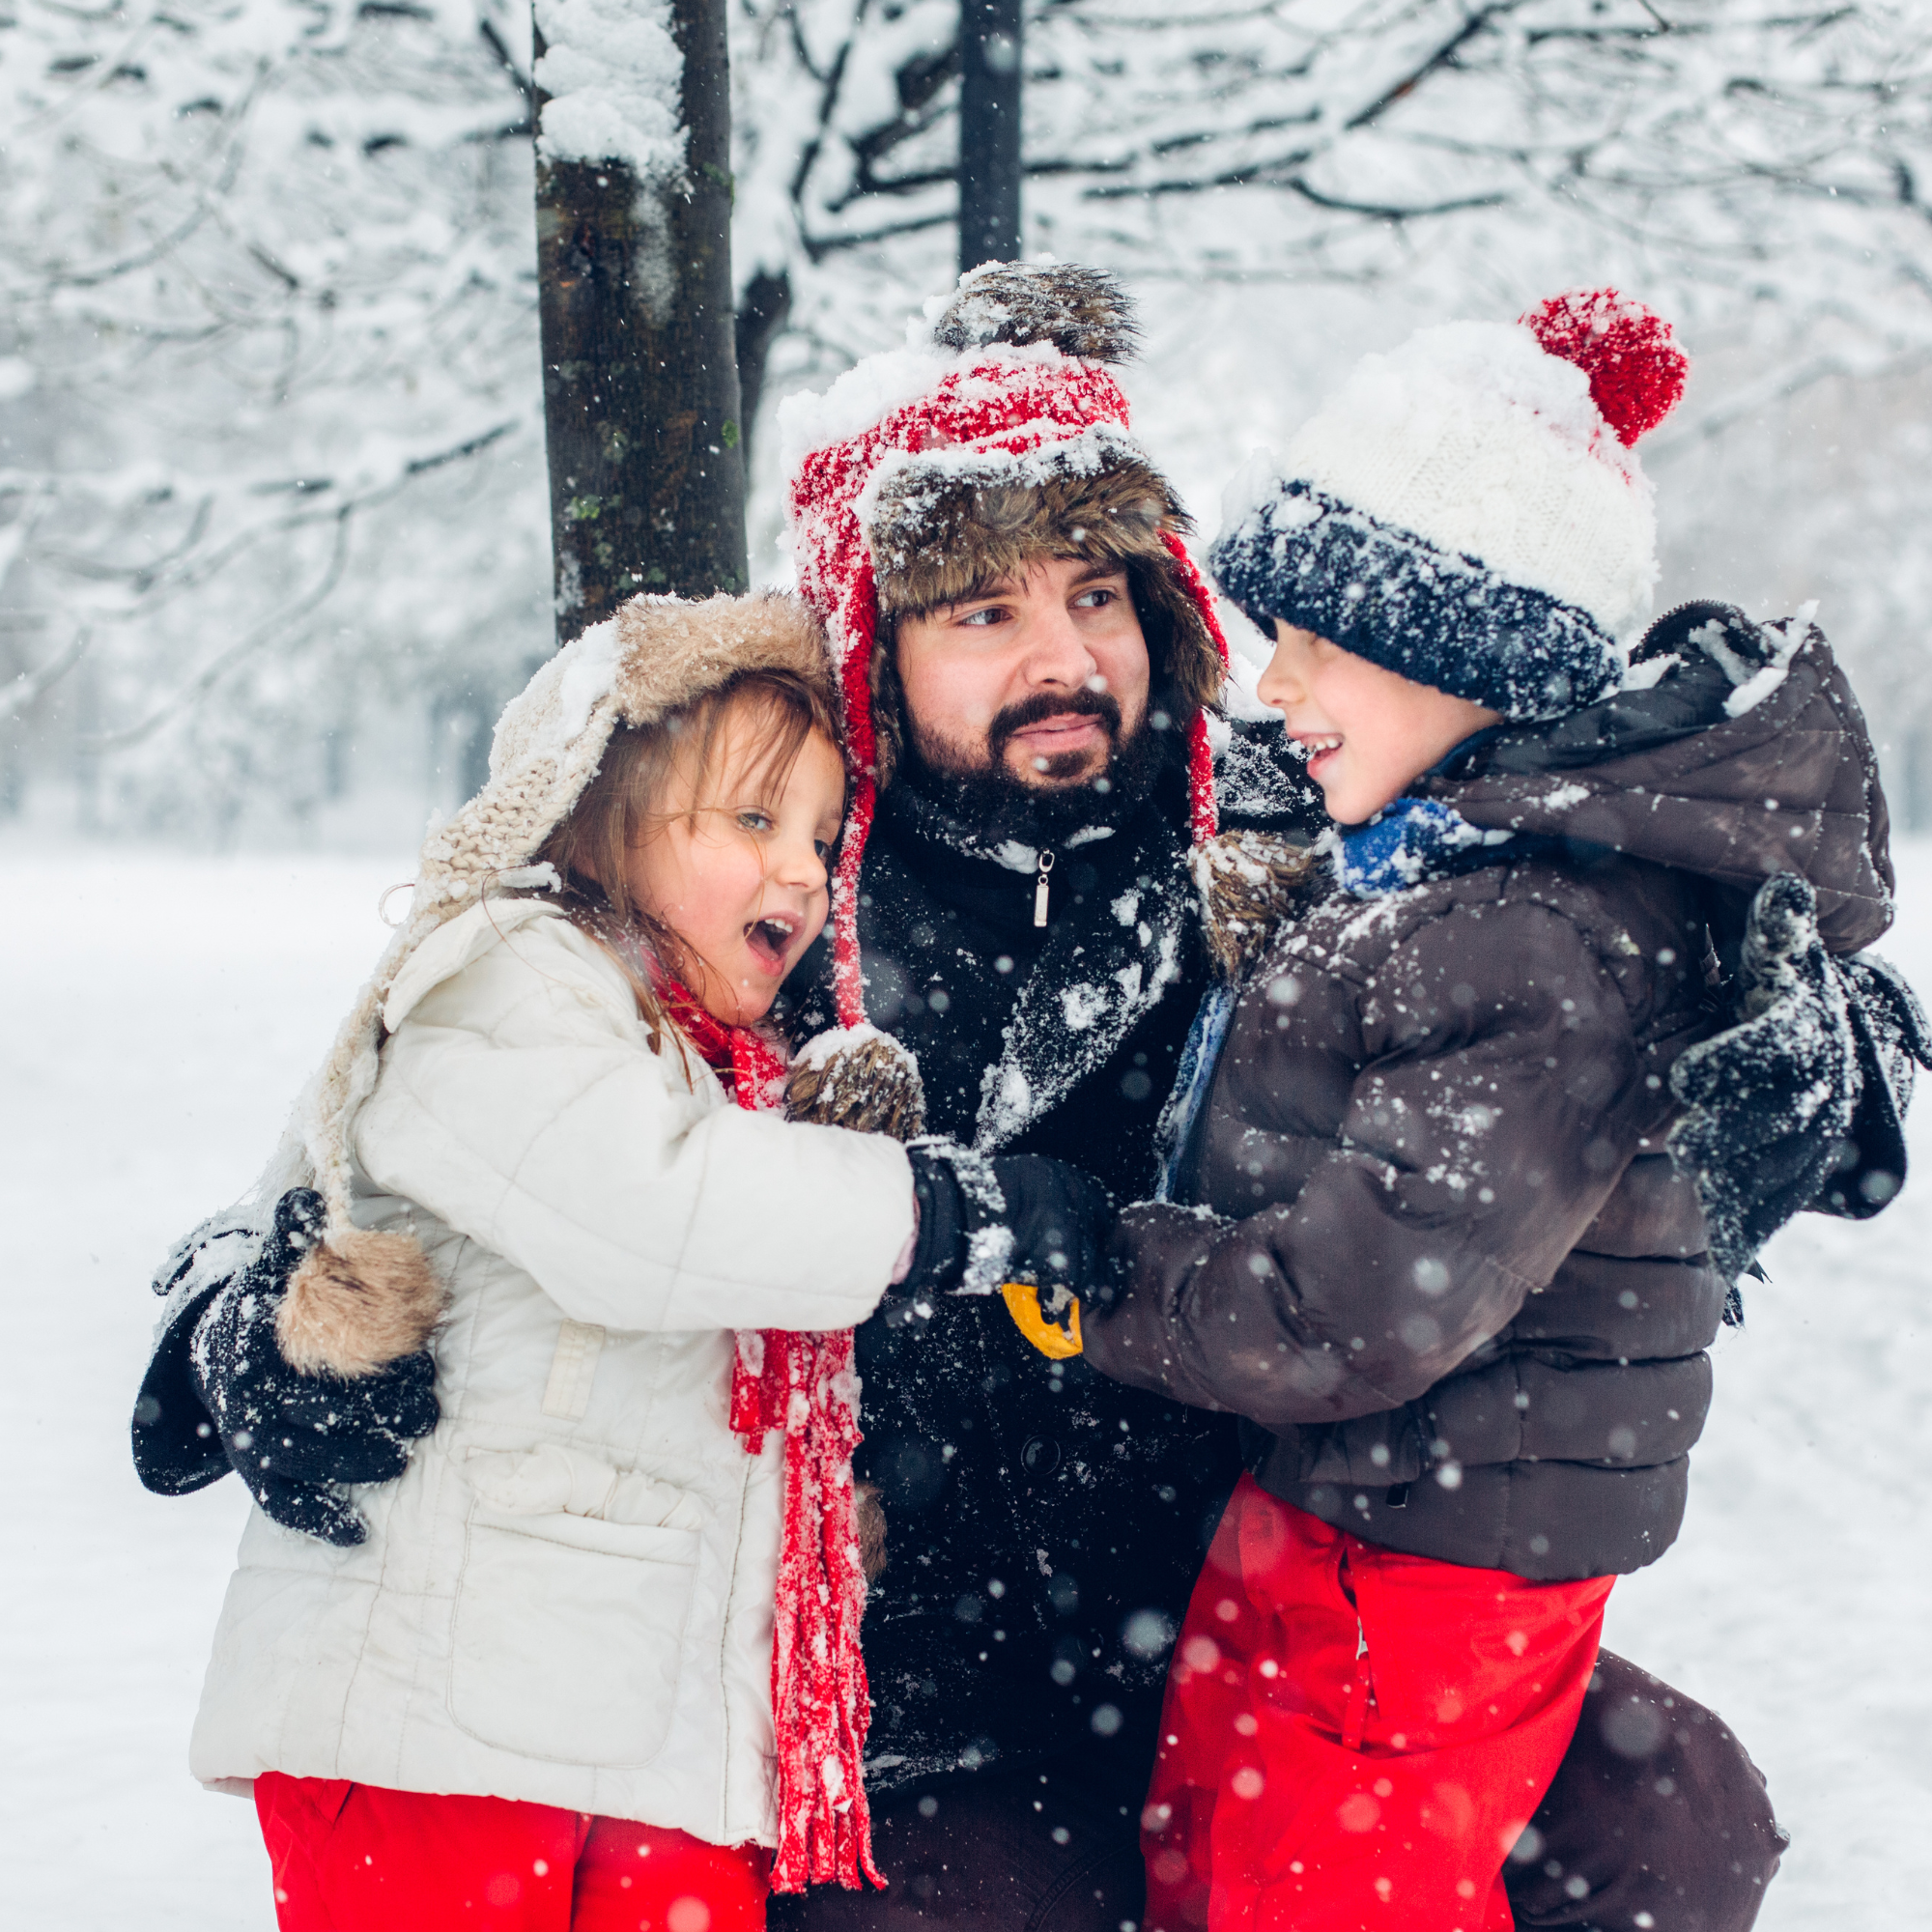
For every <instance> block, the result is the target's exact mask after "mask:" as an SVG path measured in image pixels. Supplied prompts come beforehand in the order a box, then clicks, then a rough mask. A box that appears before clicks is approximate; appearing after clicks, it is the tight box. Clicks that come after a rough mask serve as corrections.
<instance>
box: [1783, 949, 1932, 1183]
mask: <svg viewBox="0 0 1932 1932" xmlns="http://www.w3.org/2000/svg"><path fill="white" fill-rule="evenodd" d="M1832 964H1833V970H1834V971H1835V972H1836V973H1837V974H1838V977H1839V980H1841V982H1842V983H1843V986H1844V991H1845V1006H1846V1010H1847V1012H1848V1013H1849V1015H1850V1018H1851V1023H1852V1032H1853V1034H1854V1036H1855V1037H1857V1039H1858V1043H1859V1095H1858V1105H1857V1108H1856V1110H1855V1111H1854V1113H1853V1115H1852V1124H1851V1127H1850V1129H1849V1130H1848V1131H1847V1133H1846V1136H1845V1138H1846V1141H1847V1143H1848V1144H1849V1150H1850V1151H1849V1152H1848V1153H1847V1154H1846V1155H1844V1156H1842V1157H1841V1158H1840V1159H1839V1160H1838V1161H1837V1162H1836V1163H1835V1164H1834V1167H1833V1172H1832V1173H1831V1174H1830V1175H1829V1176H1828V1177H1827V1179H1826V1181H1825V1189H1824V1192H1823V1193H1822V1194H1820V1195H1819V1196H1818V1198H1817V1199H1816V1200H1815V1201H1813V1202H1812V1203H1811V1206H1812V1208H1813V1209H1815V1210H1816V1211H1817V1212H1818V1213H1820V1214H1837V1215H1842V1216H1843V1217H1844V1218H1845V1219H1847V1220H1851V1221H1863V1220H1866V1219H1868V1218H1869V1217H1870V1216H1871V1215H1873V1214H1876V1213H1877V1212H1878V1211H1879V1209H1880V1208H1883V1207H1885V1206H1886V1204H1887V1203H1888V1202H1889V1201H1890V1200H1891V1198H1892V1197H1893V1196H1894V1195H1895V1194H1896V1193H1897V1192H1898V1190H1899V1189H1900V1188H1901V1187H1903V1186H1904V1185H1905V1110H1906V1108H1907V1107H1909V1106H1910V1105H1911V1104H1912V1087H1913V1082H1914V1080H1915V1078H1916V1077H1917V1073H1918V1068H1919V1067H1921V1066H1932V1028H1928V1026H1927V1025H1926V1020H1925V1011H1924V1009H1923V1008H1922V1007H1920V1006H1919V1004H1918V996H1917V995H1916V994H1915V993H1914V992H1913V990H1912V988H1911V987H1910V986H1909V985H1907V984H1906V982H1905V979H1904V976H1903V975H1902V974H1901V973H1900V972H1899V970H1898V969H1897V967H1895V966H1893V965H1892V964H1891V963H1890V962H1889V960H1886V959H1881V958H1880V957H1879V956H1878V954H1877V953H1875V952H1861V953H1858V954H1856V955H1855V956H1854V957H1852V958H1850V959H1834V960H1833V962H1832Z"/></svg>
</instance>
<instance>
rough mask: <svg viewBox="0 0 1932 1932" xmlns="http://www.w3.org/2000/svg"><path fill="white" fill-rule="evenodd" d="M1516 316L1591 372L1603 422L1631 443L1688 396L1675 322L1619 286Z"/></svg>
mask: <svg viewBox="0 0 1932 1932" xmlns="http://www.w3.org/2000/svg"><path fill="white" fill-rule="evenodd" d="M1517 319H1518V321H1520V323H1521V324H1522V326H1523V327H1525V328H1526V329H1528V330H1529V332H1530V333H1531V334H1532V335H1534V336H1535V337H1536V339H1537V341H1539V342H1540V343H1542V345H1543V347H1544V348H1545V349H1546V350H1547V351H1548V353H1549V354H1550V355H1559V356H1561V357H1562V358H1563V360H1564V361H1566V362H1574V363H1576V365H1577V368H1579V369H1580V370H1582V372H1583V373H1584V374H1585V375H1586V376H1588V377H1589V379H1590V394H1591V395H1592V396H1593V397H1595V399H1596V404H1597V407H1598V409H1600V410H1601V411H1602V412H1604V420H1605V422H1606V423H1608V424H1609V426H1610V427H1611V428H1612V429H1613V430H1615V431H1616V433H1617V438H1618V440H1619V441H1621V442H1622V443H1624V444H1625V445H1626V447H1628V446H1629V445H1630V444H1631V443H1633V442H1634V441H1635V440H1637V438H1638V437H1640V436H1641V435H1643V433H1644V432H1645V431H1646V430H1652V429H1655V428H1656V427H1657V426H1658V424H1659V423H1661V422H1662V420H1663V419H1664V417H1665V416H1667V415H1668V414H1669V413H1670V412H1671V411H1672V410H1674V409H1675V408H1676V407H1677V399H1678V398H1679V397H1680V396H1682V395H1683V393H1684V375H1685V371H1686V370H1688V369H1689V368H1690V357H1689V356H1688V355H1685V353H1684V352H1683V350H1681V349H1680V348H1678V346H1677V345H1676V343H1675V342H1673V341H1672V340H1671V339H1670V325H1669V324H1668V323H1667V322H1665V321H1664V319H1663V318H1662V316H1661V315H1653V314H1652V313H1651V312H1650V310H1649V309H1647V308H1645V307H1644V305H1643V304H1642V303H1641V302H1634V301H1632V300H1631V299H1630V298H1629V297H1627V296H1620V295H1619V294H1618V293H1617V292H1616V290H1615V289H1572V290H1570V291H1569V292H1568V293H1567V294H1565V295H1560V296H1551V297H1550V298H1549V299H1548V301H1546V302H1540V303H1539V304H1538V305H1537V306H1536V307H1535V308H1533V309H1531V310H1529V312H1528V313H1527V314H1525V315H1521V316H1519V317H1518V318H1517Z"/></svg>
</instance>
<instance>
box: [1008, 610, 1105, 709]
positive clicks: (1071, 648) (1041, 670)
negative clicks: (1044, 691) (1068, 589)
mask: <svg viewBox="0 0 1932 1932" xmlns="http://www.w3.org/2000/svg"><path fill="white" fill-rule="evenodd" d="M1027 630H1028V636H1027V651H1026V658H1025V661H1024V664H1023V666H1022V671H1023V674H1024V676H1025V678H1026V681H1027V682H1028V684H1030V685H1033V686H1036V687H1046V688H1051V687H1053V686H1056V685H1060V686H1065V688H1066V689H1067V690H1069V691H1078V690H1082V689H1084V688H1085V687H1086V685H1087V682H1088V680H1089V679H1090V678H1092V677H1094V675H1095V673H1096V672H1097V670H1098V668H1099V665H1098V662H1097V660H1096V659H1095V658H1094V653H1093V652H1092V651H1090V650H1089V649H1088V648H1087V639H1085V638H1084V637H1082V636H1081V634H1080V627H1079V625H1078V624H1076V623H1075V622H1074V621H1073V612H1072V611H1068V610H1067V609H1066V608H1065V606H1064V605H1061V604H1057V603H1056V604H1052V605H1049V606H1048V607H1047V608H1046V609H1045V610H1042V611H1037V612H1036V613H1035V614H1034V616H1033V621H1032V622H1031V623H1030V624H1029V625H1028V627H1027Z"/></svg>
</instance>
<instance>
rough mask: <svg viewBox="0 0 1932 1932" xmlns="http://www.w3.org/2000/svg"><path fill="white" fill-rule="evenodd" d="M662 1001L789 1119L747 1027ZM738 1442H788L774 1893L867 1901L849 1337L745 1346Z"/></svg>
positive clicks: (776, 1659)
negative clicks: (819, 1888)
mask: <svg viewBox="0 0 1932 1932" xmlns="http://www.w3.org/2000/svg"><path fill="white" fill-rule="evenodd" d="M659 990H660V992H661V993H662V994H663V995H664V997H665V1003H666V1006H667V1008H668V1010H669V1012H670V1014H671V1017H672V1018H673V1019H674V1020H675V1021H676V1022H677V1024H678V1026H679V1027H680V1028H682V1029H683V1031H684V1032H685V1034H686V1035H687V1036H688V1037H689V1038H690V1040H691V1042H692V1044H693V1045H694V1046H695V1047H696V1049H697V1051H698V1052H699V1053H700V1054H701V1055H702V1056H703V1057H704V1059H705V1060H706V1062H707V1063H708V1064H709V1065H713V1066H715V1067H718V1068H719V1069H720V1070H721V1071H724V1070H725V1069H727V1068H728V1070H729V1071H730V1073H731V1076H732V1086H733V1092H734V1096H735V1098H736V1100H737V1103H738V1105H739V1106H741V1107H746V1108H750V1109H752V1110H753V1111H757V1112H763V1111H768V1110H770V1109H773V1108H776V1107H780V1106H782V1104H783V1094H784V1075H785V1060H784V1056H783V1055H782V1054H781V1052H780V1051H779V1049H778V1048H777V1047H776V1046H775V1045H774V1044H773V1043H772V1042H771V1041H769V1040H767V1039H765V1038H764V1037H762V1036H760V1035H759V1034H757V1033H754V1032H753V1031H751V1030H750V1029H748V1028H744V1027H726V1026H725V1025H724V1024H723V1023H722V1022H721V1021H719V1020H717V1019H715V1018H713V1017H712V1015H711V1014H709V1013H707V1012H706V1011H705V1010H704V1009H703V1008H701V1007H700V1006H698V1005H697V1003H696V1001H695V1000H693V999H692V998H691V996H690V995H689V994H688V993H686V992H685V990H684V989H683V988H682V987H680V986H674V985H672V984H671V983H669V982H664V983H662V984H661V985H660V988H659ZM731 1428H732V1430H733V1431H734V1432H735V1433H736V1434H737V1435H741V1436H742V1437H743V1438H744V1443H745V1449H746V1452H747V1453H748V1454H750V1455H753V1456H755V1455H757V1454H759V1453H760V1452H761V1451H762V1449H763V1448H764V1442H765V1435H766V1432H767V1431H770V1430H776V1431H778V1432H779V1434H780V1435H782V1436H783V1437H784V1505H783V1528H782V1534H781V1544H780V1549H779V1575H778V1590H777V1593H776V1599H775V1602H774V1605H773V1614H772V1725H773V1730H774V1732H775V1734H776V1741H777V1746H778V1818H779V1843H778V1852H777V1855H776V1857H775V1858H774V1860H773V1862H772V1889H773V1890H774V1891H777V1892H796V1891H803V1890H804V1889H805V1888H806V1887H807V1886H808V1885H841V1886H844V1887H845V1888H846V1889H848V1890H855V1891H856V1890H859V1889H862V1888H863V1887H864V1886H865V1884H866V1883H867V1881H869V1882H870V1883H871V1884H873V1885H875V1886H878V1887H879V1888H881V1889H884V1886H885V1883H886V1881H885V1879H884V1877H883V1876H882V1875H881V1874H880V1872H879V1869H878V1866H877V1865H876V1864H874V1863H873V1861H872V1814H871V1808H870V1806H869V1805H868V1804H867V1800H866V1772H865V1764H866V1733H867V1730H869V1729H870V1727H871V1721H872V1699H871V1691H870V1688H869V1686H868V1685H867V1681H866V1660H865V1657H864V1655H863V1653H862V1652H861V1650H860V1648H859V1625H860V1621H861V1619H862V1618H863V1617H864V1616H865V1613H866V1573H865V1568H864V1564H863V1560H862V1558H861V1556H860V1552H859V1525H858V1517H857V1507H856V1501H855V1498H854V1494H853V1487H852V1452H853V1450H855V1449H856V1448H857V1447H858V1446H859V1444H860V1442H861V1441H862V1440H863V1439H864V1438H863V1437H862V1436H861V1435H860V1433H859V1378H858V1376H857V1375H856V1374H855V1373H854V1371H853V1355H852V1331H851V1329H849V1328H838V1329H832V1330H828V1331H826V1332H824V1333H811V1332H807V1331H803V1330H793V1329H788V1328H764V1329H753V1330H747V1331H744V1332H741V1333H740V1334H739V1336H738V1338H737V1350H736V1354H735V1356H734V1359H733V1362H732V1368H731Z"/></svg>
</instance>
